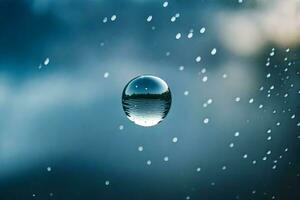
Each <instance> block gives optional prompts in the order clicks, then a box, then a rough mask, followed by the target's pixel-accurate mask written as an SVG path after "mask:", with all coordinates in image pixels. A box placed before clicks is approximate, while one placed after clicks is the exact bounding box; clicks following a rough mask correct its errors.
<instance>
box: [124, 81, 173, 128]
mask: <svg viewBox="0 0 300 200" xmlns="http://www.w3.org/2000/svg"><path fill="white" fill-rule="evenodd" d="M171 102H172V97H171V91H170V89H169V87H168V85H167V83H166V82H165V81H164V80H162V79H160V78H158V77H156V76H151V75H142V76H138V77H136V78H134V79H132V80H131V81H130V82H129V83H128V84H127V85H126V86H125V88H124V90H123V94H122V104H123V109H124V112H125V114H126V115H127V117H128V119H130V120H131V121H133V122H134V123H135V124H137V125H140V126H146V127H148V126H154V125H156V124H158V123H159V122H161V121H162V120H163V119H164V118H165V117H166V116H167V114H168V112H169V110H170V107H171Z"/></svg>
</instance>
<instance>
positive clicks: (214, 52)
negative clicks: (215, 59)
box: [210, 48, 217, 56]
mask: <svg viewBox="0 0 300 200" xmlns="http://www.w3.org/2000/svg"><path fill="white" fill-rule="evenodd" d="M216 53H217V49H216V48H213V49H212V50H211V52H210V54H211V55H213V56H214V55H216Z"/></svg>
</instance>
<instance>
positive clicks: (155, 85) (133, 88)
mask: <svg viewBox="0 0 300 200" xmlns="http://www.w3.org/2000/svg"><path fill="white" fill-rule="evenodd" d="M168 91H169V87H168V85H167V83H166V82H165V81H164V80H162V79H161V78H159V77H156V76H152V75H141V76H138V77H135V78H134V79H132V80H131V81H129V83H128V84H127V85H126V87H125V88H124V91H123V94H124V95H132V94H145V93H149V94H162V93H165V92H168Z"/></svg>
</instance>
